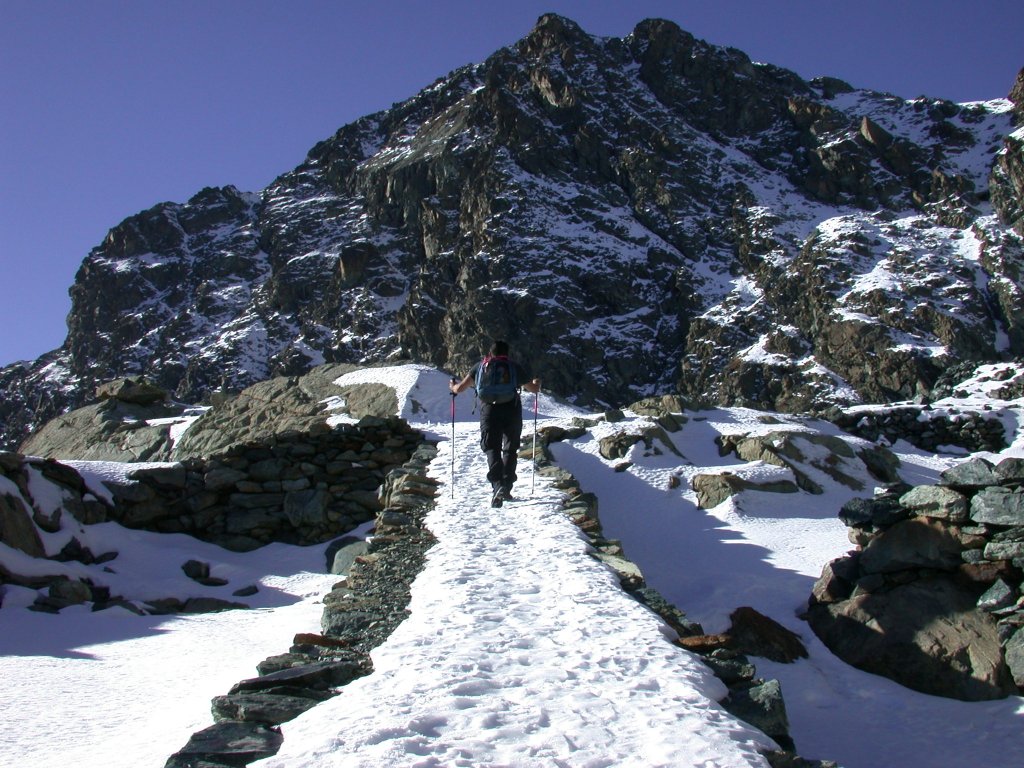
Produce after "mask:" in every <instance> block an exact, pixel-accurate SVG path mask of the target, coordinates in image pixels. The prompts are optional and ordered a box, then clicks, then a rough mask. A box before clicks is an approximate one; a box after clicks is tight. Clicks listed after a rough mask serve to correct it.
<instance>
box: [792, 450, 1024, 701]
mask: <svg viewBox="0 0 1024 768" xmlns="http://www.w3.org/2000/svg"><path fill="white" fill-rule="evenodd" d="M840 517H841V518H842V519H843V521H844V522H845V523H846V524H847V525H849V526H851V532H850V537H851V540H852V541H853V542H854V543H855V544H857V545H858V549H857V550H856V551H854V552H852V553H851V554H850V555H848V556H846V557H843V558H840V559H838V560H835V561H833V562H831V563H829V564H828V565H827V566H826V567H825V569H824V572H823V573H822V576H821V578H820V579H819V580H818V582H817V583H816V585H815V587H814V591H813V595H812V597H811V601H810V607H809V611H808V614H807V618H808V620H809V622H810V625H811V627H812V628H813V629H814V631H815V632H816V633H817V635H818V636H819V637H820V638H821V639H822V640H823V641H824V642H825V644H826V645H828V646H829V648H831V649H832V650H833V652H835V653H836V655H838V656H839V657H840V658H843V659H844V660H846V661H847V662H848V663H850V664H853V665H854V666H857V667H860V668H862V669H866V670H868V671H870V672H874V673H876V674H880V675H884V676H886V677H890V678H892V679H894V680H896V681H897V682H899V683H902V684H903V685H906V686H907V687H909V688H913V689H915V690H919V691H923V692H925V693H930V694H933V695H938V696H948V697H952V698H958V699H964V700H984V699H994V698H1001V697H1004V696H1007V695H1011V694H1016V693H1019V692H1020V691H1022V690H1024V593H1022V579H1024V460H1022V459H1016V458H1010V459H1004V460H1003V461H1001V462H1000V463H999V464H998V465H996V466H994V467H993V466H992V464H990V463H989V462H987V461H985V460H983V459H973V460H971V461H967V462H964V463H963V464H959V465H957V466H955V467H953V468H951V469H949V470H947V471H945V472H943V473H942V476H941V482H940V484H939V485H936V486H917V487H913V488H911V487H910V486H906V485H899V486H892V487H890V488H889V489H888V490H886V491H885V492H884V493H882V494H879V495H877V496H875V497H874V498H871V499H854V500H852V501H850V502H848V503H847V504H846V505H845V506H844V507H843V509H842V511H841V513H840Z"/></svg>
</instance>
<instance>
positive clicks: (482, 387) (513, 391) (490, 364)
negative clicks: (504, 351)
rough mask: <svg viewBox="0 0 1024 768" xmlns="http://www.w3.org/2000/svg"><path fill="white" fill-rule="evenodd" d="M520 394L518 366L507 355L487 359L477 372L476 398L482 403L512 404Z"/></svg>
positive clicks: (481, 362) (482, 362)
mask: <svg viewBox="0 0 1024 768" xmlns="http://www.w3.org/2000/svg"><path fill="white" fill-rule="evenodd" d="M518 393H519V382H518V381H517V380H516V366H515V365H514V364H513V362H512V361H511V360H509V359H508V357H507V356H505V355H497V356H495V357H485V358H484V359H483V360H481V361H480V367H479V368H477V370H476V396H477V397H479V398H480V400H481V402H484V403H490V404H492V405H494V404H497V403H511V402H512V401H513V400H515V399H516V395H517V394H518Z"/></svg>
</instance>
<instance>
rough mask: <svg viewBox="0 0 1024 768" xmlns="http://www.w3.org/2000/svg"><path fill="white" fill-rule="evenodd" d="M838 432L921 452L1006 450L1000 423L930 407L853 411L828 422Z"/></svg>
mask: <svg viewBox="0 0 1024 768" xmlns="http://www.w3.org/2000/svg"><path fill="white" fill-rule="evenodd" d="M832 421H833V423H834V424H835V425H836V426H838V427H839V428H840V429H842V430H845V431H846V432H849V433H850V434H853V435H857V436H858V437H863V438H864V439H865V440H871V441H875V440H878V439H879V438H880V437H884V438H885V439H886V440H888V441H889V442H890V443H895V442H896V441H897V440H906V441H907V442H908V443H910V444H911V445H914V446H917V447H918V448H920V449H921V450H923V451H930V452H933V453H934V452H935V451H937V450H939V448H940V447H941V446H945V445H955V446H959V447H961V448H964V449H966V450H967V451H971V452H977V451H1001V450H1002V449H1003V448H1005V447H1006V434H1005V430H1004V429H1003V425H1002V423H1001V422H1000V421H999V420H998V419H997V418H996V417H995V414H992V415H990V416H986V415H984V413H981V412H977V411H962V412H956V411H954V410H951V411H945V410H941V411H940V410H933V409H932V408H931V407H930V406H927V405H923V406H919V405H907V406H898V407H893V408H889V407H887V408H880V409H878V410H869V411H865V410H860V409H858V410H856V411H851V412H847V413H843V414H841V415H839V416H836V417H834V418H833V419H832Z"/></svg>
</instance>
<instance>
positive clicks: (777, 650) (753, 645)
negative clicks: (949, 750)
mask: <svg viewBox="0 0 1024 768" xmlns="http://www.w3.org/2000/svg"><path fill="white" fill-rule="evenodd" d="M729 619H730V621H731V622H732V623H731V625H730V627H729V629H728V631H727V634H729V635H731V636H732V639H733V645H732V647H733V648H735V649H736V650H738V651H740V652H742V653H745V654H748V655H750V656H763V657H764V658H766V659H771V660H772V661H777V662H780V663H782V664H790V663H792V662H794V661H796V660H797V659H805V658H807V649H806V648H805V647H804V644H803V642H801V640H800V638H799V637H798V636H797V635H796V633H794V632H792V631H790V630H788V629H786V628H785V627H784V626H782V625H781V624H779V623H778V622H777V621H775V620H774V619H771V618H769V617H768V616H765V615H764V614H761V613H758V612H757V611H755V610H754V609H753V608H750V607H743V608H737V609H736V610H735V611H733V612H732V614H731V615H730V616H729Z"/></svg>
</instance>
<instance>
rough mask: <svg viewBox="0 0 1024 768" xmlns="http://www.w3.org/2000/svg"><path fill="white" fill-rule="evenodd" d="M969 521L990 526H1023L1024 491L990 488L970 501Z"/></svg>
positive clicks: (997, 487)
mask: <svg viewBox="0 0 1024 768" xmlns="http://www.w3.org/2000/svg"><path fill="white" fill-rule="evenodd" d="M970 516H971V520H973V521H974V522H976V523H990V524H992V525H1024V491H1014V490H1010V489H1008V488H1002V487H999V486H992V487H989V488H984V489H982V490H981V491H980V492H978V493H977V494H976V495H975V496H974V498H973V499H971V513H970Z"/></svg>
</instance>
